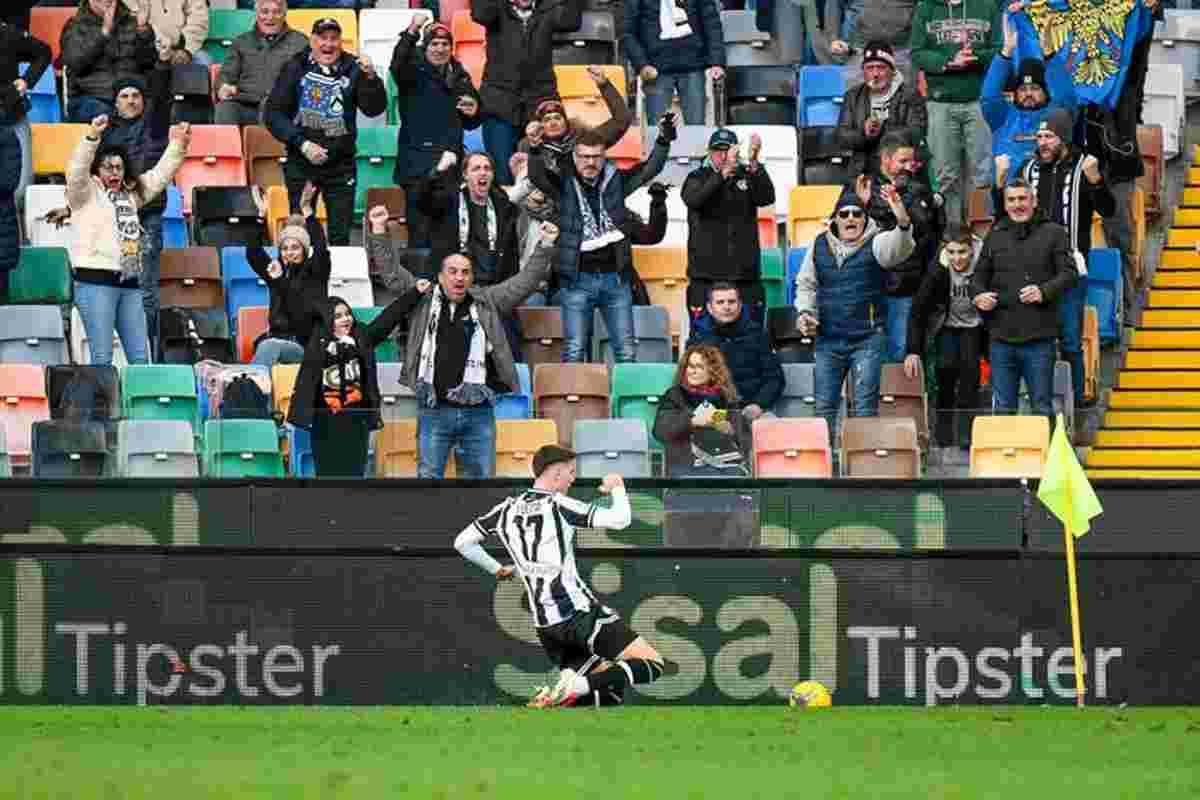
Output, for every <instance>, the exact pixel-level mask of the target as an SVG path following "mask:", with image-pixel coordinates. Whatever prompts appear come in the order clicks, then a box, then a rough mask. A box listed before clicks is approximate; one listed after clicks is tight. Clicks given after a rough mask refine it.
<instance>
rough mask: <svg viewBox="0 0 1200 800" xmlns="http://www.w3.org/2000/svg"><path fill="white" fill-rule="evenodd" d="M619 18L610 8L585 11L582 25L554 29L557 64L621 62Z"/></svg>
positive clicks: (554, 53)
mask: <svg viewBox="0 0 1200 800" xmlns="http://www.w3.org/2000/svg"><path fill="white" fill-rule="evenodd" d="M616 27H617V26H616V22H615V20H614V19H613V13H612V12H611V11H590V10H587V9H585V10H584V12H583V22H582V24H580V26H579V27H578V28H577V29H575V30H573V31H567V32H565V33H564V32H561V31H560V32H555V34H554V52H553V59H554V63H555V64H583V65H587V64H619V63H621V62H620V61H619V60H618V59H617V35H616Z"/></svg>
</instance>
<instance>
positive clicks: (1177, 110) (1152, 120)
mask: <svg viewBox="0 0 1200 800" xmlns="http://www.w3.org/2000/svg"><path fill="white" fill-rule="evenodd" d="M1184 86H1185V83H1184V79H1183V67H1181V66H1180V65H1178V64H1155V65H1154V68H1153V69H1151V70H1148V71H1147V72H1146V83H1145V95H1144V100H1143V105H1142V116H1141V119H1142V121H1143V122H1144V123H1145V124H1147V125H1159V126H1161V127H1162V132H1163V158H1165V159H1167V160H1168V161H1169V160H1171V159H1173V158H1175V157H1176V156H1177V155H1179V154H1180V153H1181V152H1182V150H1183V145H1184V138H1185V137H1184V136H1183V125H1184V117H1185V115H1186V109H1187V107H1186V96H1185V95H1186V93H1185V91H1184Z"/></svg>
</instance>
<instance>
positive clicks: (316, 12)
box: [287, 8, 387, 73]
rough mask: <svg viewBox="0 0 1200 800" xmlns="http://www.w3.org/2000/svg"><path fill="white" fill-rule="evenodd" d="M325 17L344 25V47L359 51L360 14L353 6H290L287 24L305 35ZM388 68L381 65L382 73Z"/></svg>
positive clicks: (344, 48)
mask: <svg viewBox="0 0 1200 800" xmlns="http://www.w3.org/2000/svg"><path fill="white" fill-rule="evenodd" d="M325 17H332V18H333V19H335V20H337V22H338V25H340V26H341V27H342V49H343V50H345V51H346V52H348V53H357V52H358V16H357V15H356V14H355V13H354V10H353V8H349V9H346V8H289V9H288V12H287V24H288V27H289V28H294V29H296V30H298V31H300V32H301V33H303V34H304V35H305V36H308V35H309V34H310V33H311V32H312V27H313V23H314V22H316V21H317V20H319V19H323V18H325ZM386 69H387V65H386V64H380V65H379V71H380V73H382V72H383V71H384V70H386Z"/></svg>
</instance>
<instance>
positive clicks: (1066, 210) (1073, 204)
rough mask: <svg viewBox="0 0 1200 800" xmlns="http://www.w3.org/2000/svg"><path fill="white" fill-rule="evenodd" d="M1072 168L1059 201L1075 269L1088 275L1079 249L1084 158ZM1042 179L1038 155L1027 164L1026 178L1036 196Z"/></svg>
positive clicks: (1084, 260) (1088, 221)
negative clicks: (1080, 198) (1080, 199)
mask: <svg viewBox="0 0 1200 800" xmlns="http://www.w3.org/2000/svg"><path fill="white" fill-rule="evenodd" d="M1070 169H1071V174H1070V175H1069V176H1067V181H1066V184H1065V185H1064V186H1063V192H1062V195H1061V196H1060V197H1059V198H1058V202H1059V203H1060V204H1061V211H1062V220H1063V225H1065V226H1066V228H1067V234H1068V237H1069V240H1070V242H1071V255H1072V256H1073V257H1074V259H1075V270H1076V272H1078V273H1079V274H1080V275H1081V276H1086V275H1087V274H1088V271H1087V259H1086V258H1084V257H1083V253H1082V252H1081V251H1080V249H1079V222H1080V220H1079V197H1080V194H1079V192H1080V188H1081V187H1082V186H1083V159H1082V158H1079V159H1076V161H1075V163H1074V164H1073V165H1072V166H1071V168H1070ZM1041 179H1042V162H1041V161H1040V160H1038V159H1037V158H1036V157H1034V158H1031V159H1029V163H1028V164H1027V165H1026V166H1025V180H1026V182H1027V183H1028V184H1029V186H1030V188H1031V189H1033V196H1034V197H1037V196H1038V184H1039V183H1040V182H1041ZM1091 222H1092V221H1091V220H1090V219H1089V220H1087V224H1089V225H1090V224H1091Z"/></svg>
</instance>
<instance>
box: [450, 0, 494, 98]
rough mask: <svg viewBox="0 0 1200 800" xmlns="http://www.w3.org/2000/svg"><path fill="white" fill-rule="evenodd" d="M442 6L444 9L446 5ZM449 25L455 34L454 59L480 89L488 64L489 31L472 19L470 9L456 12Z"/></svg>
mask: <svg viewBox="0 0 1200 800" xmlns="http://www.w3.org/2000/svg"><path fill="white" fill-rule="evenodd" d="M442 5H443V9H444V8H445V4H444V3H443V4H442ZM443 13H444V10H443ZM443 19H444V17H443ZM449 24H450V30H451V33H453V34H454V57H455V58H456V59H458V61H459V62H460V63H461V64H462V65H463V68H464V69H466V71H467V74H468V75H470V76H471V80H472V82H474V84H475V87H476V88H478V87H479V84H480V82H481V81H482V80H483V68H484V66H485V65H486V64H487V29H486V28H484V27H483V26H482V25H480V24H478V23H477V22H475V20H473V19H471V12H470V11H469V10H468V9H463V10H461V11H456V12H455V13H454V17H453V19H452V20H451V21H450V23H449Z"/></svg>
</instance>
